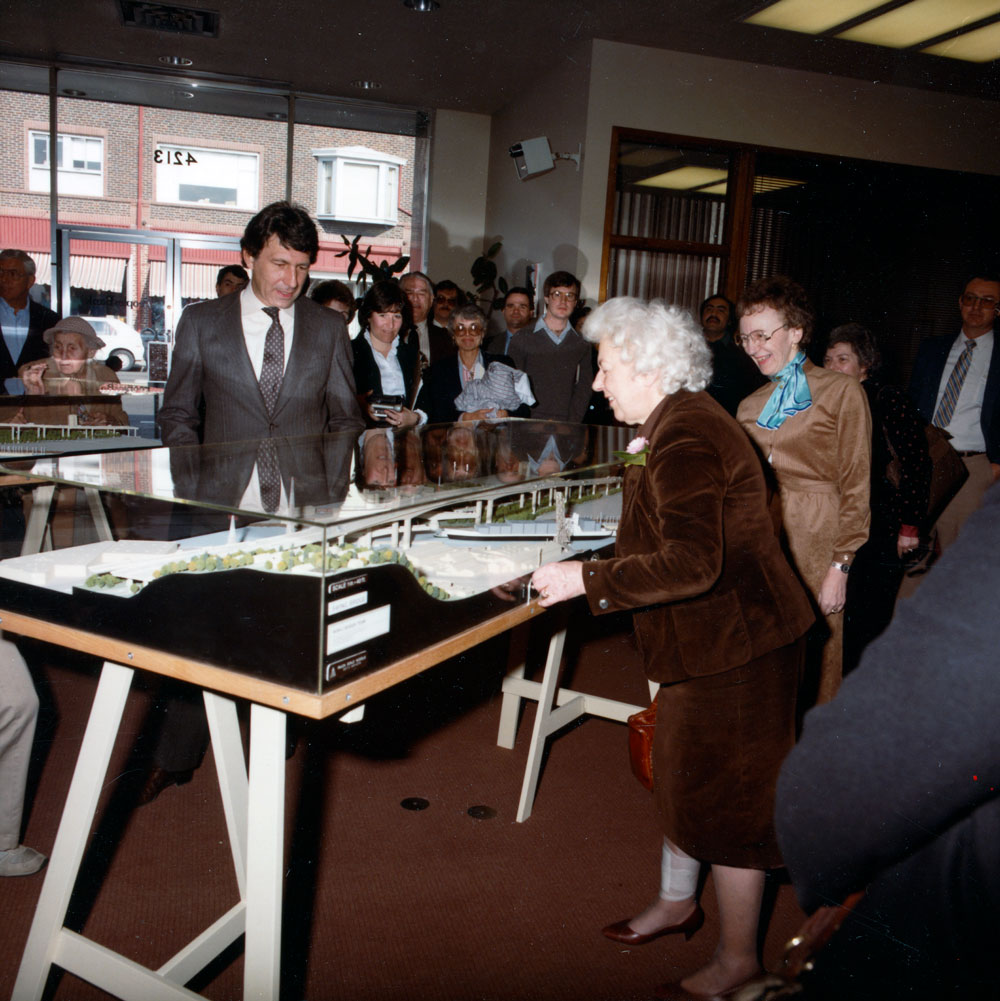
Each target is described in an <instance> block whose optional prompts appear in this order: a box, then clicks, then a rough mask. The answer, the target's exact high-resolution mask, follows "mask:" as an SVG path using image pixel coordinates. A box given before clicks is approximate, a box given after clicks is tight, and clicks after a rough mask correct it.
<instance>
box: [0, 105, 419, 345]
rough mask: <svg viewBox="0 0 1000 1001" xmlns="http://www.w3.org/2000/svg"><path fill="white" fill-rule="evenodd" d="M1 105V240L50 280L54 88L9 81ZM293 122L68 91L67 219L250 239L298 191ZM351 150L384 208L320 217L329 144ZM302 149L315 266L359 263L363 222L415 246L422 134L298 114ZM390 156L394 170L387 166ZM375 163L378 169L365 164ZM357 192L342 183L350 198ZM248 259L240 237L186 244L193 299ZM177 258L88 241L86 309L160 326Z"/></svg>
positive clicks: (76, 264) (383, 250)
mask: <svg viewBox="0 0 1000 1001" xmlns="http://www.w3.org/2000/svg"><path fill="white" fill-rule="evenodd" d="M0 116H2V120H3V122H4V125H3V133H4V134H3V142H2V144H0V205H2V208H0V245H2V246H6V247H19V248H21V249H24V250H26V251H28V252H29V253H30V254H32V256H34V257H35V258H36V261H37V263H38V266H39V275H38V284H39V286H44V285H46V284H47V283H48V280H49V276H50V274H51V268H50V255H51V252H52V247H51V245H50V234H49V193H48V178H49V171H50V169H51V166H52V159H53V158H52V157H51V156H50V155H49V150H48V131H49V125H48V97H47V96H46V95H41V94H30V93H21V92H15V91H0ZM287 128H288V127H287V124H286V123H285V122H283V121H271V120H266V119H248V118H240V117H234V116H226V115H216V114H205V113H199V112H188V111H177V110H171V109H165V108H154V107H144V106H138V105H129V104H114V103H109V102H99V101H88V100H80V99H75V98H71V97H59V98H58V131H59V136H60V144H59V149H58V150H57V155H56V158H55V159H56V161H57V168H58V171H59V202H58V206H59V207H58V222H59V224H60V225H61V226H89V227H102V228H104V227H107V228H115V229H127V230H147V231H157V232H165V233H186V234H198V235H209V236H217V237H223V238H230V239H232V238H238V237H239V236H240V235H241V234H242V232H243V230H244V228H245V226H246V223H247V222H248V221H249V219H250V218H251V217H252V215H253V214H254V213H255V212H256V211H257V210H259V209H260V208H261V207H262V206H264V205H266V204H268V203H270V202H273V201H278V200H280V199H282V198H284V197H285V184H286V168H287V155H288V150H287V135H288V131H287ZM359 148H360V149H362V150H368V151H372V159H373V163H372V164H370V165H369V164H366V163H364V162H363V161H364V156H365V155H366V154H358V153H357V151H358V149H359ZM345 149H346V150H353V151H355V159H357V158H358V156H359V155H360V156H361V161H362V162H361V163H360V164H354V167H353V168H352V169H355V170H356V171H357V172H358V174H357V184H358V191H359V193H361V194H366V193H367V192H368V189H369V188H371V190H372V191H373V192H374V190H375V188H374V187H373V186H372V184H371V179H372V178H373V177H374V176H375V173H372V172H373V171H374V172H376V173H377V177H378V183H379V184H380V185H381V187H380V188H379V189H378V190H379V192H380V193H381V195H382V196H383V197H382V201H381V202H380V203H379V205H380V211H381V212H382V216H383V217H382V218H381V219H380V220H379V221H365V222H360V221H358V220H359V219H361V218H368V217H369V216H370V215H371V213H370V212H368V211H367V210H365V209H360V208H359V210H358V211H357V212H352V211H348V212H347V213H346V214H347V215H348V216H351V215H353V216H354V217H355V218H354V219H351V218H325V217H324V218H320V217H319V216H320V215H321V214H322V213H321V211H320V209H321V198H320V195H319V179H320V171H321V166H320V160H321V159H322V157H321V156H319V155H315V151H335V150H336V151H339V150H345ZM292 156H293V161H292V185H291V191H292V199H293V200H294V201H296V202H298V203H300V204H302V205H303V206H305V207H306V208H307V209H308V210H309V212H310V214H311V215H312V216H313V218H314V220H315V221H316V223H317V227H318V229H319V231H320V254H319V257H318V259H317V262H316V265H315V267H314V269H313V274H314V276H318V277H329V276H334V275H336V276H341V277H342V276H344V275H345V272H346V262H347V258H346V257H340V258H338V257H337V256H336V254H337V253H338V251H340V250H342V249H344V247H343V241H342V239H341V234H345V235H347V236H348V238H352V237H353V236H354V235H355V234H357V233H361V234H362V240H363V245H364V246H366V247H367V246H368V245H371V246H372V254H371V256H372V257H373V258H374V259H375V260H389V261H393V260H396V259H398V258H399V257H400V256H401V255H406V254H409V252H410V241H411V232H412V226H411V219H412V213H413V206H412V202H413V192H414V156H415V140H414V139H413V138H412V137H409V136H403V135H394V134H385V133H372V132H359V131H355V130H350V129H338V128H327V127H319V126H313V125H296V126H295V129H294V148H293V153H292ZM379 158H381V162H382V167H381V171H382V172H378V170H379ZM352 162H353V161H352ZM367 167H370V168H371V170H370V171H368V173H367V174H365V173H364V170H365V168H367ZM337 177H338V179H339V178H340V177H341V175H339V174H338V175H337ZM344 177H347V175H344ZM350 179H351V180H352V182H354V178H353V177H351V178H350ZM338 183H339V181H338ZM389 184H391V185H392V190H391V191H388V188H387V186H388V185H389ZM365 185H367V186H368V187H364V186H365ZM387 191H388V194H390V195H392V198H391V207H392V208H391V215H386V211H387V210H386V208H385V205H387V204H390V202H389V200H388V199H387V198H386V197H384V196H385V195H386V193H387ZM371 197H374V194H373V195H372V196H371ZM343 204H344V197H343V195H341V197H340V198H339V199H338V208H340V209H343ZM238 259H239V258H238V253H237V252H236V251H235V250H232V251H229V250H195V251H185V252H184V263H183V265H182V276H181V280H182V297H183V301H184V302H185V303H186V302H189V301H192V300H193V299H197V298H204V297H207V296H209V295H211V294H214V292H213V286H212V283H213V282H214V274H215V271H216V270H217V269H218V267H219V266H221V265H222V264H225V263H235V262H236V261H238ZM163 260H164V250H163V248H162V247H155V246H154V247H147V246H144V245H141V244H137V243H135V244H114V243H111V242H106V241H96V240H79V241H76V242H74V244H73V246H72V248H71V262H70V264H71V275H72V284H73V289H72V303H71V306H72V308H73V309H74V310H75V311H80V312H83V313H85V314H88V315H90V314H93V315H100V314H102V313H107V314H108V315H114V316H118V317H119V318H121V319H123V320H125V321H126V322H128V323H131V324H133V325H134V326H136V327H138V328H143V327H151V328H153V329H156V328H157V327H158V326H159V325H162V296H163V292H164V289H163V284H164V275H165V270H164V267H163V265H162V263H158V262H162V261H163ZM116 265H117V266H116ZM78 282H88V283H90V284H89V285H82V284H78ZM158 304H159V305H158Z"/></svg>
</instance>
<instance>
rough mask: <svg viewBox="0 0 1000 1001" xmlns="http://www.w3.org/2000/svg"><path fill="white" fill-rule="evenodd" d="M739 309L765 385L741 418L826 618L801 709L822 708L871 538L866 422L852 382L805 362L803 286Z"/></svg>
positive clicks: (777, 288) (764, 293)
mask: <svg viewBox="0 0 1000 1001" xmlns="http://www.w3.org/2000/svg"><path fill="white" fill-rule="evenodd" d="M737 312H738V313H739V316H740V333H739V342H740V344H741V345H742V347H743V349H744V350H745V351H746V352H747V354H749V355H750V357H751V358H752V359H753V361H754V362H755V363H756V365H757V367H758V368H759V369H760V371H761V372H762V373H763V374H764V375H766V376H767V377H768V380H769V382H768V383H766V384H765V385H764V386H762V387H761V388H760V389H758V390H757V391H756V392H755V393H752V394H751V395H750V396H748V397H747V398H746V399H745V400H744V401H743V402H742V403H741V404H740V408H739V411H738V414H737V417H738V419H739V422H740V424H742V425H743V428H744V430H745V431H746V432H747V433H748V434H749V435H750V437H751V438H752V439H753V440H754V442H755V443H756V444H757V447H758V449H759V450H760V452H761V454H762V456H763V458H764V459H765V460H766V462H767V463H769V465H770V467H771V469H772V470H773V471H774V476H775V479H776V480H777V486H778V491H779V494H780V497H781V516H782V527H783V530H784V534H785V540H786V543H787V547H788V551H789V553H790V555H791V558H792V561H793V563H794V565H795V568H796V569H797V570H798V572H799V574H800V576H801V577H802V580H803V581H804V582H805V584H806V586H807V587H808V589H809V592H810V593H811V594H812V595H813V598H814V600H815V602H816V606H817V608H818V609H819V611H820V613H821V614H822V616H823V618H822V619H821V620H820V622H819V623H818V628H819V629H821V630H822V631H821V633H819V634H818V635H817V636H816V637H815V642H814V643H812V644H810V652H811V656H810V662H809V663H808V664H807V666H806V676H805V678H804V683H803V690H802V706H801V708H802V709H803V710H804V709H807V708H809V707H810V706H811V705H813V704H814V703H816V702H828V701H829V700H830V699H832V698H833V696H834V695H835V694H836V692H837V688H838V687H839V685H840V679H841V676H842V662H843V638H844V614H843V613H844V602H845V600H846V597H847V574H848V571H849V570H850V567H851V562H852V561H853V559H854V554H855V553H856V552H857V551H858V549H859V548H860V547H861V546H862V545H863V544H864V542H865V540H866V539H867V538H868V523H869V508H868V489H869V468H870V466H871V416H870V414H869V411H868V401H867V400H866V399H865V394H864V391H863V390H862V389H861V386H860V384H859V383H858V381H857V380H856V379H852V378H850V377H849V376H844V375H841V373H839V372H832V371H828V370H827V369H822V368H818V367H817V366H815V365H813V363H812V362H810V361H809V360H808V359H807V358H806V356H805V352H804V348H805V346H806V345H807V344H808V343H809V335H810V334H811V333H812V326H813V313H812V309H811V307H810V305H809V301H808V299H807V298H806V294H805V291H804V290H803V289H802V287H801V286H800V285H798V284H796V283H795V282H793V281H791V279H789V278H784V277H782V276H775V277H774V278H766V279H762V280H761V281H758V282H756V283H755V284H754V285H752V286H751V287H750V288H748V289H747V290H746V291H745V292H744V293H743V295H742V297H741V298H740V301H739V303H738V305H737ZM824 625H825V629H823V628H822V627H823V626H824Z"/></svg>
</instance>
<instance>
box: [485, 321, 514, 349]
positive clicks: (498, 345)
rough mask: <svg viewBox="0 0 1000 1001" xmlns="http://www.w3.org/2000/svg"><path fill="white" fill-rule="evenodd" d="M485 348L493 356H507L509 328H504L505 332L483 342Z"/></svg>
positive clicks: (491, 336)
mask: <svg viewBox="0 0 1000 1001" xmlns="http://www.w3.org/2000/svg"><path fill="white" fill-rule="evenodd" d="M512 336H516V335H512ZM483 347H484V348H485V349H486V350H487V351H489V352H490V353H491V354H495V355H505V354H506V353H507V328H506V327H504V328H503V330H501V331H498V332H497V333H495V334H491V335H490V336H489V337H487V338H486V340H485V341H483Z"/></svg>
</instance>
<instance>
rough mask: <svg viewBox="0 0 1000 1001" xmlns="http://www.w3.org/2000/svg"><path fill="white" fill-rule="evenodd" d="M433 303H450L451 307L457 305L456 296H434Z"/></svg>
mask: <svg viewBox="0 0 1000 1001" xmlns="http://www.w3.org/2000/svg"><path fill="white" fill-rule="evenodd" d="M434 301H435V302H450V303H451V304H452V305H453V306H454V305H456V304H457V303H458V296H457V295H436V296H434Z"/></svg>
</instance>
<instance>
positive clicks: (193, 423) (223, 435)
mask: <svg viewBox="0 0 1000 1001" xmlns="http://www.w3.org/2000/svg"><path fill="white" fill-rule="evenodd" d="M240 246H241V248H242V250H243V263H244V264H245V265H246V266H247V267H248V268H249V269H250V270H251V278H250V285H249V286H248V287H247V288H245V289H244V290H243V291H242V292H241V293H240V294H239V295H227V296H223V297H222V298H219V299H211V300H207V301H206V302H200V303H196V304H194V305H192V306H189V307H188V308H187V309H186V310H185V311H184V314H183V315H182V316H181V320H180V323H179V324H178V325H177V340H176V345H175V347H174V355H173V362H172V365H171V370H170V378H169V379H168V381H167V387H166V390H165V391H164V395H163V407H162V409H161V410H160V430H161V433H162V437H163V441H164V443H165V444H167V445H187V444H197V443H198V442H199V441H201V442H205V443H210V442H225V441H244V440H246V439H250V438H255V439H259V438H276V437H285V436H292V435H305V434H320V433H322V432H324V431H354V432H356V433H358V434H360V433H361V431H363V430H364V421H363V420H362V417H361V412H360V410H359V408H358V402H357V399H356V398H355V395H354V375H353V371H352V368H351V351H350V343H349V341H348V337H347V328H346V327H345V325H344V321H343V319H342V318H341V316H340V315H339V314H338V313H337V312H336V311H334V310H330V309H323V307H322V306H317V305H316V303H314V302H313V301H312V300H311V299H308V298H305V297H302V298H299V293H300V292H301V290H302V284H303V282H304V281H305V279H306V277H307V275H308V274H309V267H310V265H311V264H313V263H314V262H315V260H316V255H317V253H318V251H319V238H318V236H317V233H316V226H315V225H314V223H313V221H312V219H310V218H309V215H308V213H307V212H306V211H305V209H303V208H301V207H299V206H296V205H291V204H289V203H288V202H274V203H273V204H271V205H268V206H267V207H266V208H264V209H262V210H261V211H260V212H258V213H257V215H256V216H254V217H253V219H251V220H250V222H249V224H248V225H247V228H246V231H245V232H244V234H243V238H242V239H241V240H240ZM266 310H271V312H270V313H268V312H266ZM272 352H273V353H275V356H274V357H272V358H271V359H270V362H268V361H266V360H265V356H270V355H271V354H272ZM273 366H277V368H276V370H275V368H274V367H273ZM262 373H263V374H264V376H265V379H268V378H270V379H271V380H273V381H272V382H271V385H270V389H269V388H268V387H267V386H264V387H262V384H261V383H262V380H261V376H262ZM275 382H276V385H275ZM270 391H273V392H275V394H276V395H275V396H274V397H273V399H271V400H270V402H269V400H268V399H267V398H266V396H265V394H267V393H269V392H270ZM202 400H203V401H204V417H203V416H202V412H201V407H200V403H201V401H202Z"/></svg>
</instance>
